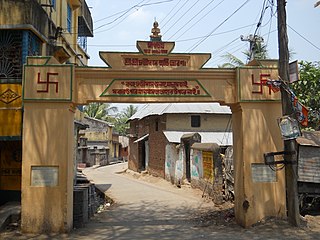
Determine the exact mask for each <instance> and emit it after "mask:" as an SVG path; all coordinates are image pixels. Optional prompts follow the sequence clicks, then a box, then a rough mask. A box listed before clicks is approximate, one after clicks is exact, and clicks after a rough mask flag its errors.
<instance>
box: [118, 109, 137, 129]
mask: <svg viewBox="0 0 320 240" xmlns="http://www.w3.org/2000/svg"><path fill="white" fill-rule="evenodd" d="M137 111H138V107H135V106H134V105H129V106H127V108H125V109H124V110H122V111H121V112H120V113H118V114H117V115H116V118H115V119H114V120H115V121H114V122H113V124H114V128H115V131H117V132H118V133H119V134H120V135H126V134H127V133H128V131H129V127H130V126H129V123H127V121H128V119H129V118H130V117H131V116H132V115H133V114H135V113H136V112H137Z"/></svg>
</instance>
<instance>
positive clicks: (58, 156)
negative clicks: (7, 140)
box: [21, 57, 74, 233]
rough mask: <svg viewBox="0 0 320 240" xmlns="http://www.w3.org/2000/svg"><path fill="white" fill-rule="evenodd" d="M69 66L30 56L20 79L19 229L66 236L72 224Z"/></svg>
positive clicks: (72, 112)
mask: <svg viewBox="0 0 320 240" xmlns="http://www.w3.org/2000/svg"><path fill="white" fill-rule="evenodd" d="M72 77H73V66H72V65H60V64H57V62H56V61H55V60H54V59H52V58H48V57H35V58H28V62H27V65H26V66H25V69H24V81H23V100H24V113H23V133H22V136H23V139H22V140H23V143H22V188H21V191H22V195H21V229H22V231H23V232H30V233H44V232H47V233H51V232H67V231H69V230H71V229H72V222H73V178H74V174H73V173H74V168H73V162H74V158H73V149H74V148H73V146H74V125H73V124H74V111H73V104H72V99H73V97H72V88H73V84H72V83H73V79H72Z"/></svg>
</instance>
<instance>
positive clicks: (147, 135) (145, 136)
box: [134, 134, 149, 143]
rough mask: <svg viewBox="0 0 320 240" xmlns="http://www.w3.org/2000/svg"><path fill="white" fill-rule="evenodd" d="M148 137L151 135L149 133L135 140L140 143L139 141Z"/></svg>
mask: <svg viewBox="0 0 320 240" xmlns="http://www.w3.org/2000/svg"><path fill="white" fill-rule="evenodd" d="M147 137H149V134H146V135H143V136H142V137H141V138H138V139H137V140H135V141H134V143H138V142H140V141H142V140H144V139H146V138H147Z"/></svg>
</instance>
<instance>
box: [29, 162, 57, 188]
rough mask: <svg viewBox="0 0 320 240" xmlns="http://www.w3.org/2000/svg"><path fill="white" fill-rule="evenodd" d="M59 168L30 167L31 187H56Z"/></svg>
mask: <svg viewBox="0 0 320 240" xmlns="http://www.w3.org/2000/svg"><path fill="white" fill-rule="evenodd" d="M58 176H59V167H56V166H54V167H48V166H45V167H43V166H32V167H31V186H33V187H55V186H58Z"/></svg>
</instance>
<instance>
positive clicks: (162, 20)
mask: <svg viewBox="0 0 320 240" xmlns="http://www.w3.org/2000/svg"><path fill="white" fill-rule="evenodd" d="M181 1H182V0H179V2H178V3H177V4H176V5H175V6H174V7H173V8H172V9H171V10H170V12H169V13H168V14H167V15H166V16H165V17H164V18H163V19H161V21H160V22H162V23H164V20H166V19H167V17H169V15H170V14H171V13H172V12H173V10H174V9H175V8H176V7H177V6H178V5H179V3H180V2H181ZM166 24H167V22H166V23H164V24H163V25H162V27H164V26H165V25H166Z"/></svg>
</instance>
